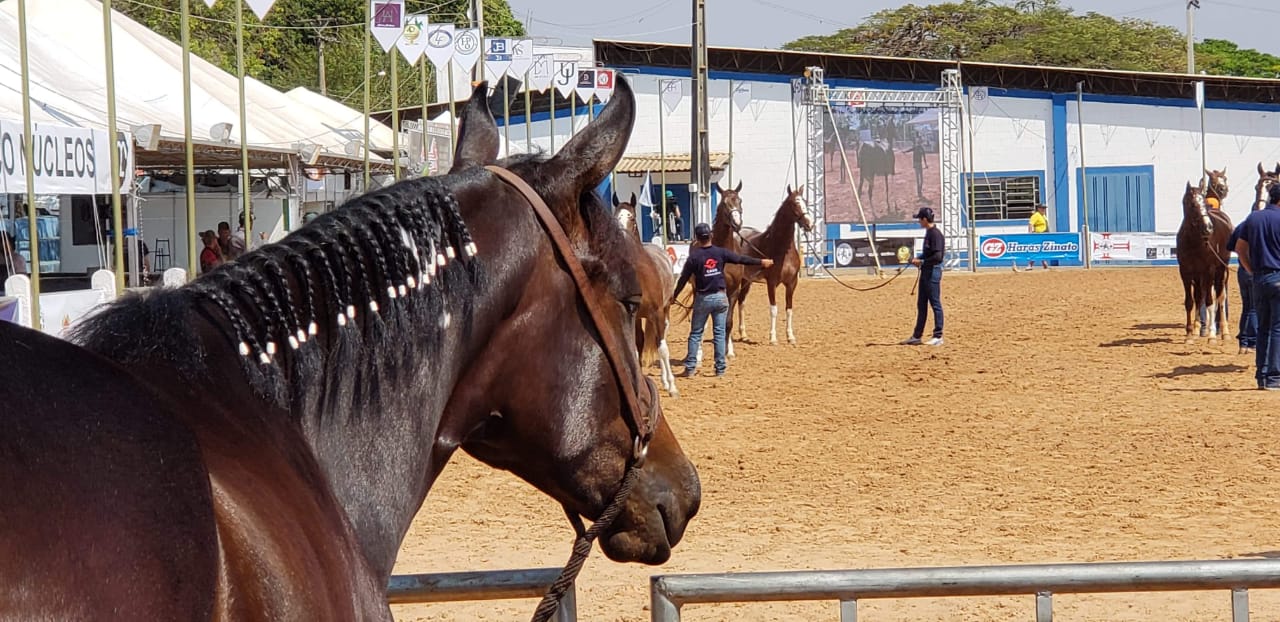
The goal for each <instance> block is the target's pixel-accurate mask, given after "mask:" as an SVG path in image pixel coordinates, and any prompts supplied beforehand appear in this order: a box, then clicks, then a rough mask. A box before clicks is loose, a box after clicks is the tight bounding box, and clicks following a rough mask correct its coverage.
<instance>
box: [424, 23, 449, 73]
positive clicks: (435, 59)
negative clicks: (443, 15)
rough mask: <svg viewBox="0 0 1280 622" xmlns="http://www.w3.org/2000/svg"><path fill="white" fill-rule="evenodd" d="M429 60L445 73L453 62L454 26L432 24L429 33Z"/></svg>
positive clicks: (427, 52)
mask: <svg viewBox="0 0 1280 622" xmlns="http://www.w3.org/2000/svg"><path fill="white" fill-rule="evenodd" d="M426 54H427V58H428V59H429V60H430V61H431V64H432V65H435V66H436V69H437V70H441V71H443V70H444V68H445V66H446V65H448V64H449V61H451V60H453V24H431V25H430V26H429V27H428V31H427V50H426Z"/></svg>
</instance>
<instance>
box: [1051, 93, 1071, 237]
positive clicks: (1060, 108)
mask: <svg viewBox="0 0 1280 622" xmlns="http://www.w3.org/2000/svg"><path fill="white" fill-rule="evenodd" d="M1051 116H1052V119H1051V124H1052V125H1053V141H1052V143H1053V144H1052V145H1051V147H1052V157H1053V162H1052V164H1053V221H1054V222H1055V223H1056V226H1055V227H1054V229H1056V230H1058V231H1068V230H1070V229H1071V213H1070V212H1071V194H1070V192H1071V191H1070V188H1071V186H1070V183H1071V174H1070V173H1069V171H1070V170H1071V163H1070V162H1068V161H1067V96H1066V95H1054V96H1053V110H1052V115H1051Z"/></svg>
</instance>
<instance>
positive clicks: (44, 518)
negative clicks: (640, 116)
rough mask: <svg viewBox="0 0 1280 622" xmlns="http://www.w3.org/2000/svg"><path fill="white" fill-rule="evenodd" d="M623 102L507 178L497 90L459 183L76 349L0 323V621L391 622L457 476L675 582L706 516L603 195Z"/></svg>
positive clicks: (240, 263)
mask: <svg viewBox="0 0 1280 622" xmlns="http://www.w3.org/2000/svg"><path fill="white" fill-rule="evenodd" d="M615 86H616V90H615V92H614V96H613V98H612V99H611V100H610V102H609V104H608V105H607V106H605V108H604V109H603V111H602V112H601V113H600V115H599V116H598V117H597V118H596V119H595V120H594V121H593V122H592V123H591V124H589V125H588V126H587V127H586V128H585V129H584V130H583V131H582V132H581V133H579V134H578V135H577V136H575V137H574V138H572V139H570V140H569V141H568V143H567V144H566V145H565V146H564V148H563V149H562V150H561V151H560V153H558V154H557V155H555V156H554V157H551V158H549V159H547V158H541V157H529V156H525V157H518V158H515V159H511V160H506V161H503V162H500V163H498V162H495V159H496V157H497V154H498V146H499V136H498V131H497V126H496V125H495V123H494V120H493V117H492V116H491V115H490V113H489V111H488V107H487V103H486V102H487V97H486V95H487V91H488V88H487V84H484V83H481V84H480V85H479V86H478V87H477V89H476V91H475V92H474V93H473V95H472V99H471V102H470V103H469V104H468V106H467V108H466V110H465V111H464V114H463V116H462V125H461V132H460V135H459V141H458V147H457V152H456V155H455V160H454V161H455V164H454V167H453V169H452V170H451V171H450V172H449V174H448V175H445V176H441V177H423V178H417V179H412V180H406V181H402V182H399V183H397V184H394V185H392V186H390V187H388V188H384V189H380V190H376V191H373V192H370V193H368V194H365V195H363V196H359V197H356V198H354V199H352V200H350V201H348V202H347V203H346V204H345V205H343V206H342V207H340V208H339V209H338V210H336V211H334V212H332V213H329V214H326V215H323V216H321V217H319V218H317V219H316V220H314V221H312V222H311V223H309V224H307V225H306V226H304V227H303V228H301V229H299V230H297V231H295V232H293V233H291V234H290V235H289V236H287V237H286V238H285V239H284V240H282V241H280V242H278V243H275V244H270V245H267V246H264V247H262V248H260V249H257V250H254V251H253V252H250V253H248V254H246V255H244V256H243V257H241V258H239V259H237V260H236V261H234V262H231V263H228V264H226V265H223V266H221V267H219V268H217V269H216V270H214V271H212V272H210V273H208V274H205V275H202V276H200V278H198V279H196V280H195V281H194V282H192V283H189V284H187V285H186V286H184V287H181V288H173V289H168V288H166V289H153V290H149V291H148V292H146V293H141V294H138V293H130V294H126V295H125V296H124V297H123V298H121V299H120V300H118V301H116V302H115V303H112V304H110V305H108V306H106V307H105V308H104V309H103V310H101V311H100V312H99V313H97V314H96V315H95V316H94V317H92V318H91V319H89V320H87V321H86V322H84V323H83V324H82V325H81V326H80V327H79V329H78V331H77V333H76V335H75V337H74V339H75V342H74V343H73V342H68V341H62V340H59V339H55V338H52V337H49V336H46V335H44V334H42V333H40V332H37V331H33V330H29V329H25V328H22V327H20V326H18V325H16V324H11V323H8V322H0V369H4V370H5V373H6V377H5V382H3V383H0V404H4V408H3V410H0V617H2V618H4V619H13V620H120V621H135V620H272V621H299V622H303V621H305V622H316V621H339V620H340V621H348V620H380V621H381V620H385V621H390V620H391V619H392V615H391V610H390V607H389V605H388V604H387V598H386V588H387V579H388V577H389V575H390V574H391V570H392V567H393V566H394V564H395V560H396V554H397V552H398V550H399V548H400V544H401V540H402V539H403V537H404V535H405V533H406V532H407V531H408V528H409V525H410V522H411V521H412V520H413V518H414V516H415V515H416V514H417V513H418V510H419V508H420V506H421V505H422V502H423V500H424V499H425V497H426V495H427V493H428V491H429V490H430V489H431V486H432V484H433V483H434V482H435V480H436V477H437V476H438V475H439V474H440V472H441V470H442V469H443V468H444V466H445V465H446V463H448V461H449V459H450V457H452V456H453V454H454V453H455V452H456V451H457V450H458V449H459V448H461V449H463V450H464V451H466V452H467V453H469V454H471V455H472V456H474V457H476V458H477V459H479V460H481V461H482V462H484V463H486V464H489V465H490V466H493V467H495V468H499V469H504V470H509V471H511V472H513V473H514V474H515V475H517V476H518V477H520V478H521V479H524V480H525V481H527V482H529V483H531V484H532V485H533V486H535V487H537V488H538V489H540V490H542V491H543V492H545V493H546V494H547V495H548V496H550V497H551V498H552V499H554V500H555V502H556V503H557V504H559V505H561V506H563V508H564V510H565V512H566V513H567V514H568V515H569V516H570V517H571V518H573V519H574V521H575V522H577V521H578V517H579V516H582V517H585V518H587V519H590V520H595V519H597V518H601V515H602V514H603V513H605V511H606V508H610V509H620V513H619V514H617V516H616V518H615V519H614V520H612V521H607V522H605V523H601V525H602V526H603V529H604V531H603V532H602V533H601V538H600V545H601V548H602V549H603V550H604V552H605V554H606V555H608V556H609V557H610V558H611V559H613V560H616V561H625V562H641V563H646V564H660V563H663V562H665V561H666V560H667V559H668V558H669V557H670V554H671V548H672V547H673V546H675V545H676V543H678V542H679V541H680V539H681V537H682V535H683V533H684V530H685V527H686V525H687V523H688V521H689V520H690V519H691V518H692V517H693V516H694V515H695V514H696V513H697V511H698V507H699V503H700V488H699V482H698V477H697V473H696V471H695V470H694V467H693V465H692V464H691V463H690V462H689V460H688V458H687V457H686V456H685V455H684V453H683V452H682V451H681V449H680V446H679V444H678V443H677V441H676V439H675V437H674V436H673V435H672V433H671V430H670V428H669V427H667V425H666V421H665V419H664V418H663V417H661V408H660V406H659V404H658V400H657V395H656V391H655V390H654V387H653V384H652V382H650V381H649V380H648V379H647V378H645V377H644V376H643V374H642V373H641V369H640V365H639V360H638V358H637V357H636V355H635V353H634V351H633V350H632V349H631V348H630V347H629V345H628V344H629V339H630V338H631V337H632V335H633V330H634V329H633V326H634V321H635V318H634V316H635V312H636V308H637V307H638V305H639V299H640V285H639V281H638V279H637V278H636V275H635V270H634V269H633V268H632V267H631V256H630V255H629V254H628V253H626V252H623V249H625V248H626V246H625V245H624V243H623V242H624V238H623V237H622V234H621V232H620V231H619V229H618V227H617V225H616V223H615V222H614V221H613V219H612V217H611V215H610V214H609V212H608V210H607V209H606V207H605V206H604V205H603V203H602V202H601V201H599V200H598V199H597V198H595V195H594V193H593V192H592V189H593V188H595V187H596V186H597V185H598V184H599V183H600V182H601V180H603V179H604V177H605V176H606V175H607V174H608V173H609V171H611V170H613V168H614V167H615V165H616V164H617V163H618V161H619V160H620V159H621V158H622V155H623V152H624V150H625V148H626V145H627V138H628V136H630V134H631V129H632V126H633V124H634V119H635V97H634V93H633V92H632V91H631V89H630V87H629V86H628V83H627V81H626V80H625V79H623V78H621V77H619V79H618V81H617V83H616V85H615ZM495 164H500V165H501V167H504V168H502V169H499V168H496V167H491V165H495ZM508 175H511V176H514V178H513V177H508ZM522 185H525V186H527V188H525V187H522ZM542 203H545V206H543V205H541V204H542ZM543 207H545V208H546V209H543ZM571 259H572V261H570V260H571ZM570 269H573V272H571V271H570ZM624 474H625V476H626V479H625V484H624ZM628 486H630V487H629V488H628ZM627 490H630V493H629V494H628V495H626V496H625V497H624V496H623V495H621V494H620V493H621V492H624V491H627ZM577 524H579V525H580V522H577ZM439 528H440V529H441V530H442V531H444V530H447V529H448V526H447V525H440V527H439ZM593 529H595V527H594V526H593Z"/></svg>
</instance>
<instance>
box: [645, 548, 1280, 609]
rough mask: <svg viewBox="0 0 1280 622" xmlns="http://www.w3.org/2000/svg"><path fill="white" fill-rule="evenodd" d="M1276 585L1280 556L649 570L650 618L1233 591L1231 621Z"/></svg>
mask: <svg viewBox="0 0 1280 622" xmlns="http://www.w3.org/2000/svg"><path fill="white" fill-rule="evenodd" d="M1256 588H1280V560H1275V559H1246V560H1213V561H1166V562H1120V563H1089V564H1038V565H1021V566H968V567H964V566H960V567H941V568H894V569H874V570H835V571H804V572H755V573H723V574H691V575H662V576H655V577H653V578H652V579H651V581H650V589H649V593H650V598H651V601H652V605H653V613H652V620H653V622H678V621H679V620H680V608H681V606H683V605H687V604H695V603H729V602H763V601H798V600H836V601H840V619H841V621H842V622H855V621H856V620H857V617H858V601H859V600H862V599H869V598H916V597H944V596H1010V595H1023V594H1026V595H1030V594H1034V595H1035V597H1036V621H1037V622H1050V621H1051V620H1052V619H1053V594H1085V593H1103V592H1165V591H1196V590H1231V611H1232V616H1231V619H1232V621H1233V622H1245V621H1246V620H1248V619H1249V592H1248V590H1249V589H1256Z"/></svg>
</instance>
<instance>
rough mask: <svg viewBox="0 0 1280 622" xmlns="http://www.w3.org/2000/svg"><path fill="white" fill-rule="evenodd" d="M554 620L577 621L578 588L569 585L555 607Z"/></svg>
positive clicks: (563, 621)
mask: <svg viewBox="0 0 1280 622" xmlns="http://www.w3.org/2000/svg"><path fill="white" fill-rule="evenodd" d="M556 622H578V589H577V586H575V585H570V586H569V589H567V590H565V593H564V597H563V598H561V599H560V605H559V606H557V607H556Z"/></svg>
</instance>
